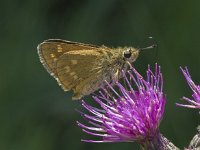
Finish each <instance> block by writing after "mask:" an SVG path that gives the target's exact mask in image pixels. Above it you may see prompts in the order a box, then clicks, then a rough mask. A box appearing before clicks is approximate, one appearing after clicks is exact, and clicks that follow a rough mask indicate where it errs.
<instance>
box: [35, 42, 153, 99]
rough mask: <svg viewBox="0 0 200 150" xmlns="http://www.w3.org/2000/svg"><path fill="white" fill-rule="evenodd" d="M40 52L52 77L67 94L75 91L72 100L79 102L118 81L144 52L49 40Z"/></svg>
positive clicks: (39, 47)
mask: <svg viewBox="0 0 200 150" xmlns="http://www.w3.org/2000/svg"><path fill="white" fill-rule="evenodd" d="M147 48H153V46H150V47H147ZM37 50H38V55H39V58H40V61H41V63H42V64H43V66H44V67H45V68H46V70H47V71H48V72H49V74H50V75H52V76H53V77H54V78H55V79H56V80H57V82H58V84H59V85H60V86H61V87H62V88H63V90H64V91H70V90H72V91H73V92H74V95H73V97H72V99H73V100H78V99H81V98H82V97H83V96H85V95H89V94H91V93H93V92H95V91H96V90H98V89H99V88H101V86H103V85H104V84H105V82H104V81H105V80H106V81H107V82H112V81H118V79H119V78H121V75H120V72H121V70H122V69H125V70H126V69H127V67H128V63H132V62H134V61H135V60H136V59H137V58H138V56H139V52H140V50H141V49H137V48H134V47H118V48H109V47H106V46H104V45H102V46H96V45H92V44H84V43H79V42H71V41H66V40H61V39H49V40H45V41H44V42H42V43H40V44H39V45H38V47H37Z"/></svg>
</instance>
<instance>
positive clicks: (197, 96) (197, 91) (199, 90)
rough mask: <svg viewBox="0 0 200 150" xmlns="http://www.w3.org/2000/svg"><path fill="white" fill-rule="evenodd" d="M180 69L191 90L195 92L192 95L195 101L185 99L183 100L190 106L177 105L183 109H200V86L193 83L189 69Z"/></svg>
mask: <svg viewBox="0 0 200 150" xmlns="http://www.w3.org/2000/svg"><path fill="white" fill-rule="evenodd" d="M180 69H181V71H182V73H183V75H184V76H185V79H186V81H187V83H188V85H189V86H190V88H191V90H192V91H193V94H192V97H193V99H189V98H187V97H183V99H184V100H186V101H187V102H188V103H189V104H188V105H185V104H179V103H176V104H177V105H178V106H183V107H188V108H200V85H196V84H195V83H194V82H193V81H192V78H191V76H190V73H189V71H188V69H187V67H185V69H183V68H182V67H180Z"/></svg>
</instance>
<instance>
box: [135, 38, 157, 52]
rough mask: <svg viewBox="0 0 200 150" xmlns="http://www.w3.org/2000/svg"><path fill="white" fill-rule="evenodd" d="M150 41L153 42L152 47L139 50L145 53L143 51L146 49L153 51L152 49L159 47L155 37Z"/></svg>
mask: <svg viewBox="0 0 200 150" xmlns="http://www.w3.org/2000/svg"><path fill="white" fill-rule="evenodd" d="M149 39H152V40H153V44H152V45H150V46H147V47H143V48H139V49H138V50H139V51H143V50H146V49H152V48H155V47H156V48H157V47H158V44H157V42H156V40H155V39H154V38H153V37H149Z"/></svg>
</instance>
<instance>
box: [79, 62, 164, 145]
mask: <svg viewBox="0 0 200 150" xmlns="http://www.w3.org/2000/svg"><path fill="white" fill-rule="evenodd" d="M122 76H123V81H124V84H122V83H119V82H118V83H116V85H115V87H114V88H113V87H112V86H111V85H110V84H109V83H107V82H106V81H105V82H106V83H107V86H105V87H103V88H102V89H101V90H100V91H99V94H98V95H95V96H93V99H94V101H96V102H97V103H98V104H99V106H100V108H96V107H93V106H90V105H89V104H87V103H86V102H85V101H82V106H83V107H84V108H85V109H86V110H87V111H89V114H86V113H83V112H81V114H82V116H83V117H84V118H85V120H86V121H87V122H88V124H89V125H85V124H82V123H80V122H77V123H78V125H79V126H80V127H81V128H82V130H83V131H84V132H86V133H88V134H91V135H94V136H98V137H101V138H100V140H97V141H96V140H83V141H85V142H129V141H139V142H143V141H146V140H151V139H152V138H153V137H154V136H155V135H156V134H157V133H158V127H159V124H160V121H161V119H162V117H163V113H164V106H165V103H166V98H165V95H164V94H163V91H162V88H163V79H162V74H161V72H160V67H159V66H158V65H157V64H156V65H155V73H153V72H152V71H151V69H150V66H149V67H148V70H147V78H146V80H145V79H143V77H142V76H141V75H140V74H139V73H138V72H137V71H136V70H135V68H133V67H132V68H131V69H130V70H129V71H128V72H127V73H125V72H124V71H122ZM111 92H112V93H113V94H111Z"/></svg>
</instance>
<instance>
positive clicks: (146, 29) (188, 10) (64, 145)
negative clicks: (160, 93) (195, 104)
mask: <svg viewBox="0 0 200 150" xmlns="http://www.w3.org/2000/svg"><path fill="white" fill-rule="evenodd" d="M199 8H200V1H199V0H191V1H187V0H182V1H181V0H168V1H160V0H152V1H148V0H134V1H131V0H127V1H123V0H85V1H81V0H80V1H78V0H21V1H14V0H13V1H9V0H8V1H7V0H4V1H1V4H0V16H1V19H0V52H1V54H0V57H1V59H0V67H1V73H0V94H1V95H0V115H1V117H0V118H1V122H0V150H68V149H73V150H88V149H95V150H102V149H104V150H120V149H122V148H123V149H132V150H133V149H139V147H138V145H137V144H136V143H105V144H92V143H83V142H81V141H80V140H81V138H84V139H92V138H94V137H91V136H89V135H87V134H85V133H82V131H81V130H80V129H79V128H78V127H77V125H76V120H79V121H82V120H83V119H82V118H81V116H80V115H79V114H78V113H77V112H76V111H75V109H81V108H80V103H79V102H77V101H72V100H71V96H72V93H70V92H67V93H65V92H63V90H62V89H61V88H60V87H59V86H58V85H57V83H56V81H55V80H54V79H53V78H52V77H51V76H50V75H49V74H48V73H47V72H46V70H45V69H44V68H43V66H42V65H41V63H40V62H39V59H38V54H37V50H36V47H37V45H38V44H39V43H40V42H42V41H43V40H45V39H49V38H62V39H66V40H71V41H78V42H83V43H92V44H97V45H102V44H105V45H107V46H110V47H117V46H135V47H145V46H148V45H149V44H150V43H152V42H151V41H149V40H148V38H147V37H149V36H153V37H154V38H155V39H156V40H157V42H158V45H159V47H158V49H157V52H156V50H155V49H152V50H148V51H145V52H142V53H141V55H140V57H139V58H138V60H137V61H136V62H135V67H136V68H137V70H138V71H139V72H140V73H141V74H143V75H144V74H145V70H146V68H147V64H151V65H154V63H155V62H158V63H159V64H160V65H161V66H162V72H163V75H164V91H165V93H166V95H167V105H166V109H165V116H164V118H163V121H162V123H161V126H160V130H161V132H162V133H163V134H164V135H165V136H166V137H167V138H168V139H170V140H171V141H172V142H174V144H175V145H177V146H178V147H180V148H183V147H184V146H185V147H187V145H188V143H189V141H190V140H191V138H192V137H193V135H194V134H195V133H196V129H195V128H196V126H197V125H198V123H199V114H198V111H197V110H191V109H186V108H181V107H177V106H176V105H175V103H176V102H183V101H182V100H180V98H181V97H182V96H183V95H185V96H187V97H191V91H190V89H189V87H188V86H187V84H186V82H185V80H184V78H183V75H182V74H181V72H180V69H179V66H188V67H189V70H190V73H191V74H192V77H193V80H194V81H195V82H196V83H200V71H199V66H200V59H199V58H200V38H199V37H200V9H199ZM156 53H157V54H156ZM85 99H88V98H85Z"/></svg>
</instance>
